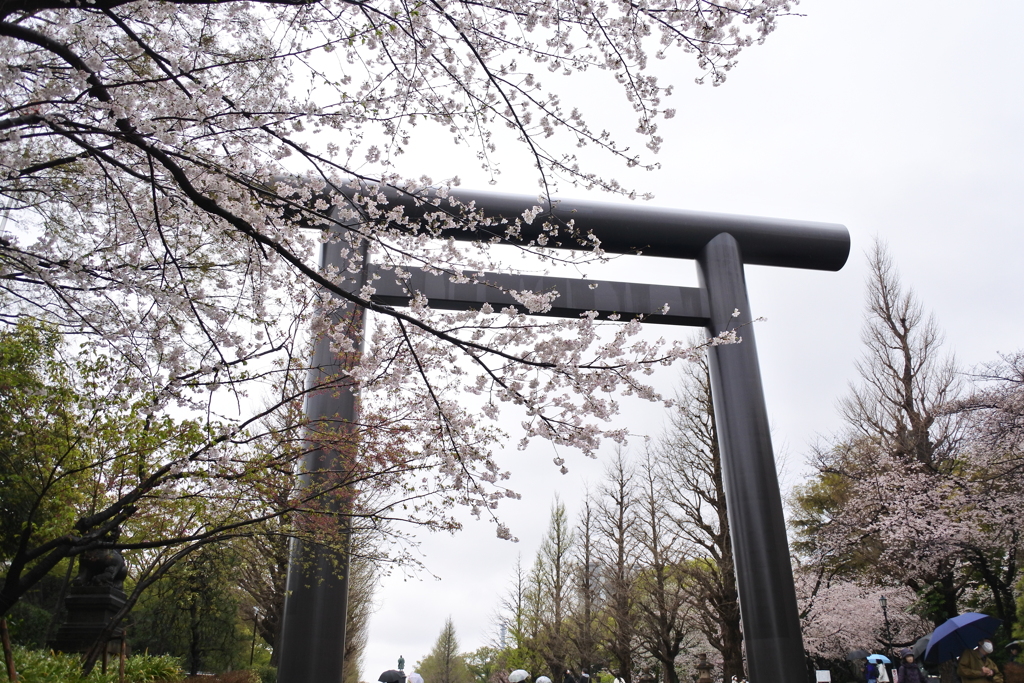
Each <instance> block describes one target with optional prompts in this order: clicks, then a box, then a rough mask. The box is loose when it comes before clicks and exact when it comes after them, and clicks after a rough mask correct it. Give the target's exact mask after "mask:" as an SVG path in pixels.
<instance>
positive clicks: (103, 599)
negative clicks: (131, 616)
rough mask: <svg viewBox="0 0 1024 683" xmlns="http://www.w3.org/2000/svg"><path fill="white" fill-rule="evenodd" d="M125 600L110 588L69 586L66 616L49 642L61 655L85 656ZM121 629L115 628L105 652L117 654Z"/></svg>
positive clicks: (114, 589) (66, 598)
mask: <svg viewBox="0 0 1024 683" xmlns="http://www.w3.org/2000/svg"><path fill="white" fill-rule="evenodd" d="M125 600H127V596H126V595H125V593H124V591H123V590H121V589H120V588H115V587H113V586H72V587H71V588H69V589H68V592H67V596H66V597H65V598H64V607H65V608H66V609H67V616H66V617H65V619H64V623H63V624H62V625H61V627H60V629H59V630H58V631H57V635H56V636H54V638H53V640H51V641H50V642H49V646H50V647H51V648H52V649H54V650H57V651H60V652H85V651H86V650H88V649H89V648H90V647H92V644H93V643H95V642H96V639H97V638H98V637H99V636H100V633H101V632H102V631H103V629H104V628H106V626H107V624H109V623H110V619H111V618H112V617H113V616H114V613H115V612H117V611H118V610H119V609H121V607H123V606H124V603H125ZM123 635H124V629H123V628H120V627H118V628H116V629H114V632H113V633H112V634H111V635H110V639H109V640H108V641H107V652H111V653H114V652H118V651H119V650H120V640H121V637H122V636H123Z"/></svg>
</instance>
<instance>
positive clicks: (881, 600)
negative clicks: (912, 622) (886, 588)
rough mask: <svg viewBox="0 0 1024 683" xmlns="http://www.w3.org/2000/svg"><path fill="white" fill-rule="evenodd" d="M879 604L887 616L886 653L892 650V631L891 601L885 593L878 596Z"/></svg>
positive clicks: (885, 616)
mask: <svg viewBox="0 0 1024 683" xmlns="http://www.w3.org/2000/svg"><path fill="white" fill-rule="evenodd" d="M878 604H879V605H881V606H882V616H883V617H884V618H885V649H886V650H887V652H886V655H888V654H889V652H888V651H889V650H892V631H891V630H890V629H889V609H888V607H889V601H888V600H886V599H885V596H884V595H881V596H879V597H878Z"/></svg>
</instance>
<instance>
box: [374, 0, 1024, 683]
mask: <svg viewBox="0 0 1024 683" xmlns="http://www.w3.org/2000/svg"><path fill="white" fill-rule="evenodd" d="M798 9H799V10H800V11H801V12H803V13H805V14H806V16H804V17H792V18H788V19H786V20H784V21H783V22H782V23H781V26H780V28H779V29H778V30H777V31H776V32H775V33H774V34H773V35H772V36H770V37H769V39H768V41H767V43H766V44H765V45H764V46H760V47H755V48H751V49H749V50H748V51H747V52H745V53H744V54H743V55H742V57H741V62H740V66H739V67H738V68H737V69H736V70H735V71H734V72H733V73H732V74H731V75H730V77H729V80H728V82H727V83H726V84H725V85H724V86H722V87H720V88H711V87H709V86H700V87H698V86H696V85H692V78H693V75H694V70H693V66H692V63H691V62H690V61H688V58H686V57H684V56H682V55H675V57H674V61H669V62H666V63H664V70H663V73H665V74H671V73H672V72H673V70H676V71H678V73H680V74H682V75H681V76H679V77H678V78H677V79H676V80H677V82H678V84H679V85H678V87H677V89H676V94H675V95H674V96H673V97H672V98H671V100H672V101H671V102H669V103H667V105H668V106H671V107H675V108H676V109H677V110H678V114H677V116H676V118H674V119H672V120H670V121H667V122H665V123H663V124H662V126H661V134H662V135H663V136H664V137H665V139H666V144H665V147H664V149H663V151H662V152H661V154H659V155H658V160H660V162H661V163H662V168H661V170H659V171H657V172H653V173H643V174H637V175H635V176H629V175H627V174H626V173H625V172H624V171H620V170H619V169H615V168H611V167H608V171H607V173H608V175H613V176H615V177H618V178H620V179H621V180H623V181H624V182H626V184H631V185H634V186H636V187H638V188H640V189H642V190H645V191H646V190H650V191H652V192H654V193H655V195H656V198H655V200H654V201H653V203H654V204H657V205H663V206H673V207H679V208H688V209H696V210H705V211H719V212H725V213H738V214H750V215H758V216H778V217H783V218H794V219H807V220H819V221H827V222H835V223H842V224H844V225H846V226H847V227H848V228H849V230H850V233H851V236H852V239H853V253H852V255H851V258H850V262H849V263H848V265H847V266H846V267H845V268H844V269H843V270H842V271H841V272H839V273H819V272H812V271H799V270H782V269H769V268H764V267H748V268H747V281H748V287H749V292H750V299H751V306H752V308H753V311H752V313H753V315H755V316H762V315H763V316H767V318H768V321H767V322H766V323H761V324H760V325H759V326H758V327H757V328H756V335H757V344H758V350H759V354H760V360H761V372H762V376H763V379H764V385H765V391H766V399H767V403H768V410H769V414H770V416H771V418H772V423H773V428H774V440H775V447H776V451H782V452H783V453H785V454H786V455H787V458H788V465H787V468H786V472H784V479H785V482H786V484H787V485H792V484H793V483H794V482H797V481H799V478H800V476H801V470H802V467H803V458H804V454H805V453H806V452H807V447H808V444H809V443H811V442H813V440H814V439H815V436H816V435H817V434H826V433H828V432H830V431H833V430H835V429H836V428H837V427H838V426H839V421H838V418H837V416H836V411H835V402H836V400H837V399H838V398H839V397H840V396H841V395H842V394H843V392H844V390H845V388H846V385H847V383H848V382H849V381H851V380H852V379H853V378H854V374H853V363H854V361H855V359H856V358H857V357H858V355H859V353H860V340H859V332H860V326H861V320H862V308H863V287H862V283H863V281H864V276H865V267H864V251H865V249H867V247H868V246H869V244H870V241H871V239H872V238H873V237H874V236H875V235H879V236H881V237H883V238H884V239H885V240H886V241H887V242H888V243H889V245H890V248H891V251H892V254H893V256H894V258H895V260H896V262H897V263H898V265H899V268H900V270H901V272H902V275H903V279H904V281H905V282H906V283H907V284H909V285H911V286H913V287H914V289H915V290H916V292H917V294H918V295H919V297H920V298H921V299H922V301H923V302H924V304H925V306H926V307H927V308H929V309H930V310H932V311H933V312H934V313H935V315H936V318H937V320H938V322H939V324H940V326H941V327H942V328H943V329H944V330H945V331H946V335H947V346H948V349H949V350H951V351H955V352H956V355H957V357H958V358H959V360H960V361H961V362H962V363H963V364H964V365H965V366H968V367H970V366H973V365H976V364H978V363H981V362H984V361H987V360H991V359H994V358H995V357H996V354H997V353H998V352H1009V351H1013V350H1015V349H1017V348H1018V347H1020V346H1024V315H1022V314H1024V296H1022V294H1024V286H1022V284H1021V271H1022V267H1021V266H1022V256H1021V254H1022V251H1024V249H1022V248H1024V230H1021V228H1022V224H1024V190H1022V188H1021V171H1022V170H1024V169H1022V164H1024V138H1022V135H1021V133H1020V129H1021V124H1022V123H1024V121H1022V116H1021V113H1022V111H1024V107H1022V104H1024V102H1022V100H1024V87H1022V78H1024V41H1022V40H1021V38H1020V34H1019V31H1020V26H1021V25H1024V3H1022V2H1019V0H1003V1H999V2H995V1H984V0H975V1H974V2H971V3H963V2H956V3H954V2H951V1H949V0H930V1H927V2H925V1H921V0H857V1H853V0H832V1H831V2H826V1H825V0H804V2H803V3H802V4H801V5H799V7H798ZM610 92H611V88H607V87H605V88H602V89H595V90H593V91H590V92H582V93H580V94H578V95H574V97H575V98H576V99H577V100H579V99H583V100H584V101H585V102H587V103H588V104H590V105H591V106H594V105H595V104H596V105H597V106H603V104H604V103H603V102H602V101H601V100H600V96H601V95H602V94H604V93H610ZM566 99H568V96H567V97H566ZM611 104H617V103H616V102H615V101H612V102H611ZM609 125H613V124H609ZM621 125H622V126H626V127H627V129H631V128H632V127H633V125H635V124H634V123H633V122H632V119H624V120H623V123H622V124H621ZM512 151H513V150H510V149H508V148H506V153H509V152H512ZM499 154H500V152H499ZM417 159H422V163H423V164H424V166H428V165H429V168H427V167H424V168H415V167H413V166H410V165H409V162H415V161H416V160H417ZM453 159H457V156H456V155H453V154H452V155H450V154H449V153H448V151H447V150H445V151H444V153H443V154H437V150H436V148H435V149H434V150H433V152H430V151H427V152H423V153H422V154H421V156H419V157H417V156H416V154H415V153H413V155H411V157H410V158H409V162H407V163H406V164H405V165H404V168H403V169H402V170H403V171H404V172H406V173H408V174H416V173H429V174H430V175H432V176H434V177H435V178H437V177H443V176H445V175H450V174H456V173H457V174H458V175H460V176H461V177H462V179H463V186H464V187H468V188H479V189H493V188H489V187H487V185H486V179H484V178H481V177H478V176H475V175H474V166H473V165H472V164H470V165H468V166H458V167H453V166H452V165H453V164H454V163H456V162H455V161H452V160H453ZM515 163H516V162H515V160H512V161H510V162H508V168H506V169H505V171H506V173H505V174H504V175H503V176H502V182H501V184H500V185H499V186H498V187H497V189H499V190H501V191H506V192H516V193H533V192H535V191H536V183H535V180H534V179H533V177H532V176H531V175H530V174H529V172H528V168H527V167H526V166H525V165H523V166H521V167H517V166H516V165H515ZM1015 188H1016V189H1015ZM569 194H570V193H564V194H563V195H562V196H563V197H564V196H568V195H569ZM592 198H596V199H602V197H592ZM588 275H590V276H591V277H601V278H604V279H620V280H625V279H631V280H636V281H647V282H658V283H664V284H679V285H692V284H694V282H695V276H694V269H693V265H692V263H690V262H675V263H672V262H666V261H662V260H660V259H642V260H641V259H625V260H624V261H622V262H620V263H617V264H615V266H613V267H611V268H609V269H608V271H607V272H601V273H598V272H590V273H588ZM659 332H662V333H669V334H674V333H678V334H684V335H685V334H688V333H689V331H688V330H687V329H686V328H680V329H679V330H678V331H675V330H672V329H667V328H663V329H661V330H659ZM671 374H672V373H668V375H671ZM660 381H662V382H664V386H665V387H666V388H668V389H669V390H670V387H671V384H672V381H673V377H672V376H666V377H665V378H663V379H661V380H660ZM623 420H624V423H625V424H628V425H629V426H630V427H631V428H632V429H633V430H634V431H636V432H637V433H640V434H643V433H647V434H652V435H656V434H657V433H658V432H659V431H660V430H661V429H662V425H663V423H664V420H665V415H664V414H663V413H662V412H661V411H660V410H657V409H651V408H650V407H636V406H634V407H628V408H627V410H626V411H625V412H624V415H623ZM513 435H514V434H513ZM639 447H640V442H639V441H636V442H635V446H634V448H639ZM553 455H554V454H553V452H552V451H551V448H550V447H549V446H546V445H544V444H538V445H537V446H535V447H534V448H532V449H531V450H530V451H528V452H526V453H510V454H509V455H508V459H507V460H506V462H507V466H508V467H510V468H512V469H513V470H514V472H515V475H514V479H513V488H516V489H517V490H519V491H520V492H521V493H522V494H523V500H522V501H519V502H512V503H506V504H503V506H502V509H501V510H500V514H501V516H502V517H503V519H504V520H505V521H506V523H508V524H509V525H510V526H511V527H512V530H513V533H514V534H515V535H516V536H518V537H519V538H520V542H519V543H516V544H513V543H509V542H505V541H500V540H498V539H497V538H495V535H494V528H493V525H491V524H488V523H484V522H481V523H476V522H473V521H472V520H467V525H466V529H465V530H464V531H462V532H461V533H459V534H457V535H455V536H447V535H427V536H425V537H423V538H422V539H421V541H422V546H421V551H422V553H423V554H424V558H423V559H424V561H425V562H426V564H427V566H428V568H429V569H430V571H432V572H433V573H434V574H435V575H436V576H437V577H438V578H437V580H435V579H434V578H431V577H430V576H428V575H426V574H424V575H423V576H421V577H417V578H406V577H402V576H394V577H391V578H389V579H387V580H386V581H385V582H384V584H383V585H382V586H381V588H380V590H379V592H378V595H377V600H378V603H379V605H380V607H379V610H378V611H377V613H376V614H375V615H374V617H373V620H372V622H371V626H370V642H369V646H368V648H367V652H366V656H365V658H364V661H363V672H364V673H363V679H364V680H366V681H375V680H376V678H377V675H378V674H379V672H380V671H383V670H385V669H390V668H394V667H395V666H396V660H397V658H398V656H399V655H404V656H405V659H406V661H407V665H406V670H407V671H411V670H412V667H413V664H414V663H415V662H416V661H417V660H418V659H420V658H421V657H423V656H424V655H426V654H427V652H428V651H429V649H430V647H431V646H432V644H433V641H434V639H435V638H436V637H437V634H438V632H439V631H440V629H441V627H442V626H443V624H444V620H445V619H446V618H447V617H448V616H449V615H450V616H451V617H452V619H453V621H454V624H455V627H456V629H457V631H458V634H459V636H460V640H461V645H462V649H463V650H464V651H468V650H472V649H475V648H477V647H479V646H480V645H482V644H484V643H485V642H487V641H488V640H489V639H491V638H493V634H494V633H495V631H496V624H495V618H494V614H495V609H496V607H497V604H498V601H499V598H500V595H501V593H502V592H503V591H504V590H505V588H506V587H507V586H508V582H509V578H510V567H511V565H512V564H513V563H514V562H515V558H516V556H517V555H518V554H520V553H521V554H522V556H523V559H524V563H525V564H527V565H528V564H530V563H531V562H532V560H533V555H534V553H535V552H536V549H537V547H538V544H539V542H540V538H541V536H542V535H543V533H544V531H545V527H546V524H547V517H548V512H549V509H550V506H551V502H552V499H553V496H554V495H555V494H556V493H558V494H559V495H560V496H561V498H562V500H563V501H564V502H565V503H566V505H567V507H568V508H569V511H570V513H571V514H574V513H575V511H576V509H577V506H578V502H579V500H580V498H581V496H582V491H583V488H584V486H585V484H586V482H588V481H589V482H591V483H595V482H596V481H597V479H598V478H599V477H600V472H601V470H602V467H603V465H602V463H600V462H593V461H586V460H585V459H583V458H578V457H568V459H569V466H570V468H571V472H570V474H569V475H567V476H561V475H559V474H558V473H557V469H556V468H555V467H554V466H553V465H552V464H551V457H552V456H553ZM563 455H567V456H571V454H563Z"/></svg>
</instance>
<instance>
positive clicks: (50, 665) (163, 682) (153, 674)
mask: <svg viewBox="0 0 1024 683" xmlns="http://www.w3.org/2000/svg"><path fill="white" fill-rule="evenodd" d="M117 666H118V662H117V659H116V658H114V659H112V660H110V662H109V663H108V664H107V673H106V674H103V673H101V672H100V667H99V666H97V667H96V668H95V669H93V671H92V673H91V674H89V676H88V677H83V676H82V660H81V659H80V658H79V656H78V655H74V654H64V653H55V652H52V651H48V650H29V649H26V648H24V647H15V648H14V668H15V670H16V671H17V672H18V680H19V681H20V682H21V683H117ZM183 679H184V675H183V674H182V671H181V663H180V662H179V661H178V660H177V659H176V658H174V657H168V656H160V657H157V656H151V655H133V656H131V657H128V658H127V659H126V660H125V665H124V680H125V683H178V681H181V680H183Z"/></svg>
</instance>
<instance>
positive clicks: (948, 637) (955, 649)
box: [924, 612, 1003, 664]
mask: <svg viewBox="0 0 1024 683" xmlns="http://www.w3.org/2000/svg"><path fill="white" fill-rule="evenodd" d="M1001 623H1003V622H1001V621H1000V620H999V619H996V618H995V617H990V616H988V615H987V614H980V613H979V612H965V613H964V614H961V615H959V616H955V617H953V618H952V619H947V620H946V621H945V622H944V623H943V624H942V625H941V626H939V627H938V628H937V629H935V631H933V632H932V638H931V640H929V641H928V649H927V650H925V651H924V658H925V660H926V661H930V662H935V663H936V664H939V663H941V662H945V661H947V660H950V659H954V658H955V657H959V656H960V655H961V654H963V651H964V650H968V649H970V648H973V647H975V646H977V644H978V641H979V640H983V639H985V638H991V637H992V634H994V633H995V632H996V629H997V628H999V624H1001Z"/></svg>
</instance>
